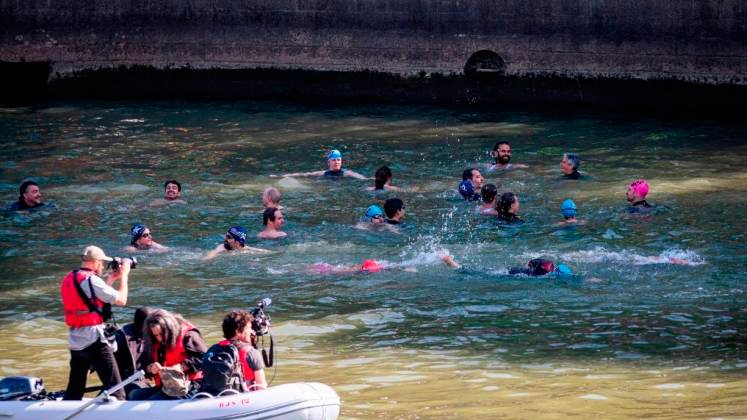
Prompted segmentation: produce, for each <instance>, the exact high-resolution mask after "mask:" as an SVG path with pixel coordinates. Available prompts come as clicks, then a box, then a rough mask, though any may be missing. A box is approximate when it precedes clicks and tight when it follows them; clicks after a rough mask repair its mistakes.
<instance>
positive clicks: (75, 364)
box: [60, 245, 132, 400]
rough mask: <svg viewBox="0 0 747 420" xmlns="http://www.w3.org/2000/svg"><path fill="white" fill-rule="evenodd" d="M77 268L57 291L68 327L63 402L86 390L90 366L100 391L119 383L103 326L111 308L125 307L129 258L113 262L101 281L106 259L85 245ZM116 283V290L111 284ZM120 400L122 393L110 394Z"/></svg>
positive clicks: (100, 250)
mask: <svg viewBox="0 0 747 420" xmlns="http://www.w3.org/2000/svg"><path fill="white" fill-rule="evenodd" d="M81 260H82V262H81V266H80V268H79V269H76V270H73V271H71V272H70V273H68V275H67V276H65V278H64V279H62V284H61V287H60V289H61V290H60V291H61V293H62V306H63V308H64V310H65V323H66V324H67V326H68V327H70V332H69V340H68V341H69V347H70V377H69V379H68V383H67V389H66V390H65V399H66V400H80V399H82V398H83V394H84V392H85V388H86V379H87V378H88V369H89V367H91V366H92V367H93V369H94V370H95V371H96V373H97V374H98V375H99V379H100V380H101V383H102V384H103V386H104V388H110V387H112V386H114V385H116V384H118V383H120V382H121V378H120V376H119V370H118V368H117V362H116V360H115V359H114V350H116V348H115V347H116V344H115V343H114V342H110V341H109V340H107V336H106V334H105V333H104V323H105V322H106V321H107V320H108V319H109V318H110V317H111V305H112V304H114V305H118V306H124V305H125V304H127V290H128V286H127V283H128V276H129V273H130V265H131V263H132V261H131V260H129V259H124V260H120V259H116V262H115V263H114V264H112V266H113V268H115V269H113V270H112V272H111V273H110V274H109V277H108V278H107V279H106V282H104V280H102V279H101V277H100V276H101V275H102V274H103V272H104V269H105V264H104V263H105V262H109V263H112V262H113V261H115V259H114V258H111V257H107V256H106V254H104V251H103V250H102V249H101V248H99V247H96V246H93V245H91V246H88V247H86V248H85V249H84V250H83V255H81ZM117 280H119V289H118V290H115V289H114V288H113V287H112V284H113V283H114V282H115V281H117ZM114 396H116V397H117V398H119V399H120V400H124V399H125V393H124V390H119V391H117V392H116V393H114Z"/></svg>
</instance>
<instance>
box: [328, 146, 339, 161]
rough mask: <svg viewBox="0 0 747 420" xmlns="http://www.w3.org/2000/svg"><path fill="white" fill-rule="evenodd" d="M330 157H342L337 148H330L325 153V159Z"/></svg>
mask: <svg viewBox="0 0 747 420" xmlns="http://www.w3.org/2000/svg"><path fill="white" fill-rule="evenodd" d="M330 159H342V153H340V151H339V150H337V149H333V150H330V151H329V153H327V160H330Z"/></svg>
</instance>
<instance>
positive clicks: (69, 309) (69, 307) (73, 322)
mask: <svg viewBox="0 0 747 420" xmlns="http://www.w3.org/2000/svg"><path fill="white" fill-rule="evenodd" d="M88 277H89V275H88V274H87V273H85V272H84V273H81V272H80V271H78V270H74V271H71V272H70V273H68V275H67V276H65V278H64V279H62V283H60V292H61V294H62V307H63V309H64V310H65V323H66V324H67V325H68V326H69V327H71V328H80V327H90V326H93V325H99V324H103V323H104V318H103V317H102V316H101V315H100V314H99V313H98V312H96V311H92V310H91V308H89V307H88V305H87V304H86V302H85V301H84V300H83V297H82V296H81V293H83V292H82V289H80V283H81V282H83V280H85V279H86V278H88ZM89 281H90V280H89ZM92 297H93V299H90V301H91V303H92V304H93V305H94V306H95V307H96V308H98V309H99V311H102V310H103V308H104V305H105V303H104V302H103V301H102V300H100V299H98V298H96V297H95V296H92Z"/></svg>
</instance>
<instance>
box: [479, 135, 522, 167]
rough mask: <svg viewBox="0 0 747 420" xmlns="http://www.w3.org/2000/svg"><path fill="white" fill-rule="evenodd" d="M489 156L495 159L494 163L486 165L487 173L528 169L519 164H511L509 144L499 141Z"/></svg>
mask: <svg viewBox="0 0 747 420" xmlns="http://www.w3.org/2000/svg"><path fill="white" fill-rule="evenodd" d="M490 156H492V157H493V159H495V163H494V164H492V165H488V171H499V170H509V169H523V168H528V167H529V166H528V165H524V164H521V163H511V144H510V143H509V142H507V141H505V140H502V141H499V142H498V143H496V144H495V146H493V151H492V152H490Z"/></svg>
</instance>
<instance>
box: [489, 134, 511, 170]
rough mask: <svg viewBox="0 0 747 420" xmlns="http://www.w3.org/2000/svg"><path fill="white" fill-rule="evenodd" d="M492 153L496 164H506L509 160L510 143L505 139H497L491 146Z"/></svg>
mask: <svg viewBox="0 0 747 420" xmlns="http://www.w3.org/2000/svg"><path fill="white" fill-rule="evenodd" d="M492 155H493V158H495V163H496V164H500V165H507V164H508V163H509V162H510V161H511V144H510V143H509V142H507V141H505V140H502V141H499V142H498V143H496V144H495V146H493V153H492Z"/></svg>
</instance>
